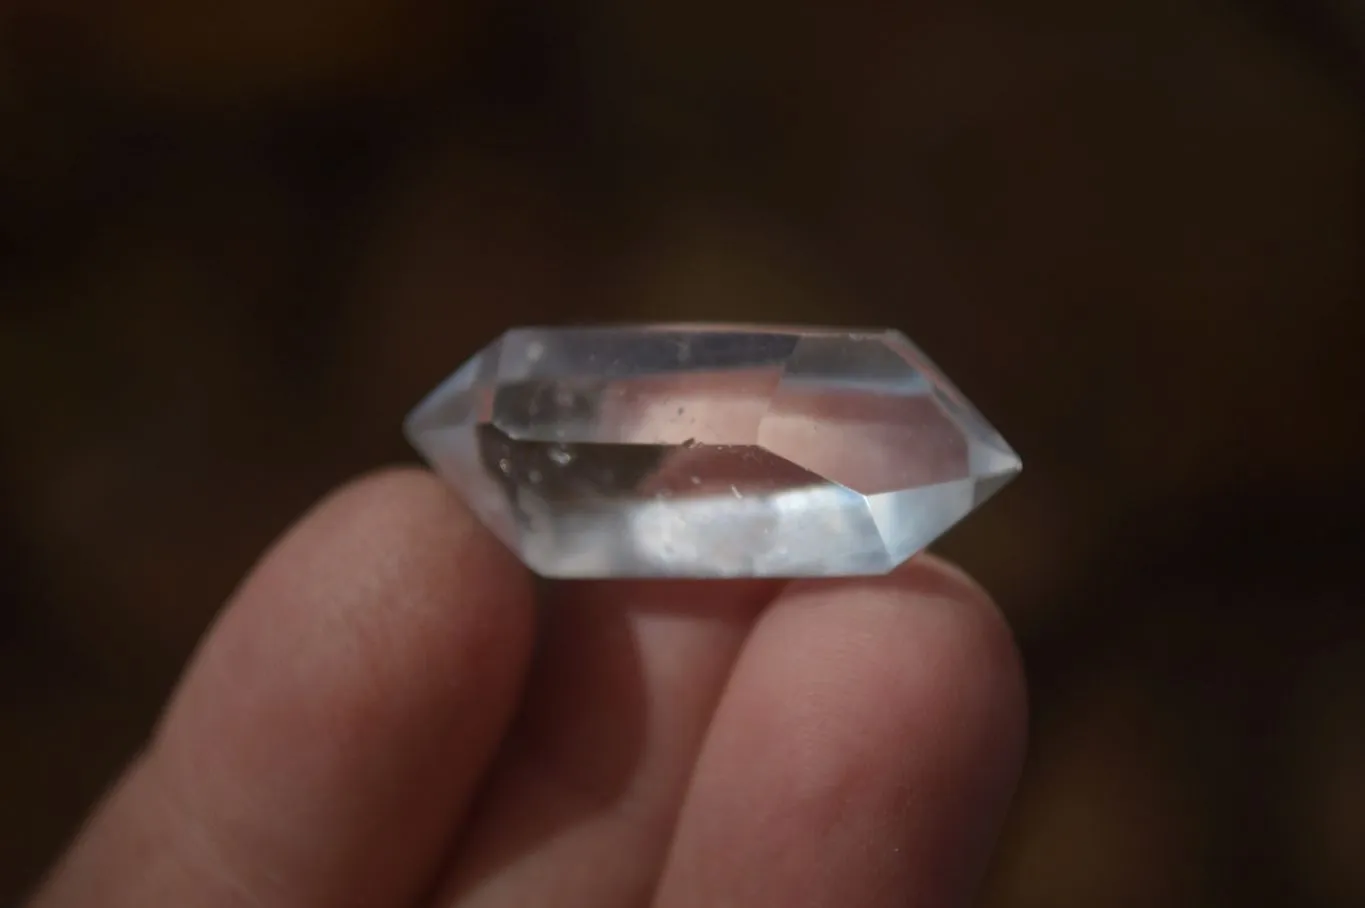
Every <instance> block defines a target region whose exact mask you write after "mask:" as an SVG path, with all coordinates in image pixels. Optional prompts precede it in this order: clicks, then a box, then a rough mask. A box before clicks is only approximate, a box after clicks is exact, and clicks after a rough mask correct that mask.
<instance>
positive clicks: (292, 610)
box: [34, 471, 532, 908]
mask: <svg viewBox="0 0 1365 908" xmlns="http://www.w3.org/2000/svg"><path fill="white" fill-rule="evenodd" d="M531 636H532V594H531V587H530V583H529V579H528V575H527V574H526V573H525V571H524V570H522V569H521V568H520V567H519V566H518V565H516V563H515V562H514V560H513V559H512V558H511V556H510V554H508V553H507V552H506V551H505V550H504V549H503V548H502V547H501V545H499V544H498V543H497V542H496V541H495V540H493V538H492V537H491V536H490V535H489V534H488V533H486V532H485V531H484V530H483V529H481V528H480V527H479V526H478V525H477V523H476V522H475V520H474V519H473V517H472V515H471V514H470V513H469V512H468V510H467V509H466V508H465V507H464V505H463V504H461V503H460V502H459V501H458V500H457V499H456V498H455V497H454V496H453V495H451V494H450V493H449V491H447V490H446V488H445V487H444V486H443V485H442V484H441V483H440V482H438V481H437V480H436V479H435V478H434V477H432V476H431V475H430V474H426V473H421V472H417V471H396V472H389V473H385V474H382V475H380V476H377V477H372V478H369V479H366V480H363V481H361V482H359V483H356V484H354V485H352V486H351V487H349V488H347V489H345V490H343V491H342V492H340V493H339V494H337V495H334V496H333V497H331V498H330V499H329V500H328V501H327V502H325V503H324V504H322V505H321V506H320V507H319V508H317V509H316V510H315V511H314V512H313V513H312V514H310V515H309V516H308V517H306V518H305V519H304V520H303V521H302V522H301V523H300V524H299V525H298V526H297V527H296V528H295V529H294V530H293V531H291V532H290V533H289V534H288V535H287V536H286V537H285V539H284V540H283V541H282V542H281V543H280V544H279V545H278V546H277V547H276V548H275V549H274V551H272V552H271V553H270V554H269V555H268V556H267V557H266V558H265V559H264V561H263V562H262V564H261V565H260V567H258V568H257V569H256V571H255V572H254V573H253V575H252V576H251V577H250V579H249V580H248V581H247V583H246V584H245V585H244V586H243V588H242V589H241V591H240V592H239V593H238V594H237V596H236V597H235V599H234V601H233V602H232V603H231V605H230V606H229V608H228V609H227V610H226V611H225V612H224V614H223V616H222V618H221V620H220V621H219V622H218V624H217V626H216V627H215V628H214V629H213V630H212V632H211V633H210V635H209V637H208V638H207V640H206V641H205V643H204V645H203V647H202V649H201V651H200V652H199V654H198V655H197V656H196V658H195V659H194V661H193V663H192V665H191V667H190V669H189V671H188V673H187V675H186V676H185V678H184V680H183V681H182V683H181V685H180V688H179V690H178V692H177V693H176V695H175V697H174V699H173V701H172V703H171V705H170V708H169V710H168V712H167V714H166V716H165V719H164V721H163V724H162V726H161V728H160V729H159V731H158V732H157V734H156V735H155V737H154V739H153V740H152V742H151V744H150V746H149V747H148V749H147V750H146V752H145V754H144V755H143V756H142V757H140V758H139V760H138V761H137V762H136V764H135V765H134V766H133V767H132V769H130V770H129V772H128V774H127V775H126V776H125V778H124V779H123V780H122V781H121V782H120V783H119V785H118V787H117V788H116V789H115V790H114V792H113V793H112V794H111V795H110V797H109V798H108V800H107V802H106V803H105V804H104V805H103V807H102V808H101V809H100V810H99V812H98V813H97V814H96V816H95V817H94V819H93V820H92V821H91V823H90V824H89V825H88V826H87V828H86V830H85V831H84V833H83V834H82V835H81V837H80V838H79V840H78V841H77V843H76V845H75V846H74V848H73V850H72V851H71V853H70V854H69V856H68V857H67V859H66V861H65V862H64V863H63V864H62V865H61V866H59V867H58V869H57V870H56V872H55V873H54V875H53V876H52V878H51V880H50V881H49V883H48V884H47V886H46V888H45V889H44V891H43V892H42V894H40V896H39V897H38V899H37V901H36V902H35V903H34V905H35V908H63V906H77V905H79V906H85V905H95V904H98V905H102V906H108V908H115V906H124V905H127V906H134V905H136V906H144V905H226V904H252V905H258V906H262V908H273V906H278V908H286V906H287V908H311V906H319V908H322V906H327V908H333V906H341V905H365V906H374V905H385V904H401V903H403V902H404V901H405V900H410V899H415V898H416V897H417V896H418V895H419V894H421V893H422V892H423V891H424V890H425V889H426V887H428V886H429V885H431V882H432V879H433V877H434V875H435V874H436V872H437V870H438V865H439V863H440V861H441V859H442V858H443V855H444V852H445V850H446V848H447V847H448V844H449V839H450V836H451V835H452V833H453V832H454V831H455V827H456V826H457V825H458V823H459V820H460V817H461V815H462V813H463V810H464V808H465V806H466V805H467V804H468V802H469V800H470V797H471V795H472V792H473V790H474V788H475V786H476V785H477V783H478V782H479V780H480V779H481V777H482V774H483V772H484V769H485V768H486V765H487V763H488V762H489V761H490V760H491V758H492V755H493V753H494V751H495V749H496V747H497V745H498V743H499V741H500V739H501V738H502V735H503V733H504V731H505V728H506V725H507V724H508V722H509V721H510V718H511V715H512V712H513V710H514V707H515V704H516V701H517V698H518V695H519V689H520V685H521V679H522V674H523V672H524V671H525V668H526V664H527V662H528V659H529V655H530V648H531Z"/></svg>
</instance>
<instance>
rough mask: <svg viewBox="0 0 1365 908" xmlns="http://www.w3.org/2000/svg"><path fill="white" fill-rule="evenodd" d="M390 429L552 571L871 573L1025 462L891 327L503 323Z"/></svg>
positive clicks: (499, 531) (933, 534)
mask: <svg viewBox="0 0 1365 908" xmlns="http://www.w3.org/2000/svg"><path fill="white" fill-rule="evenodd" d="M405 428H406V432H407V435H408V437H409V439H410V440H411V442H412V444H413V445H414V447H416V448H417V449H418V451H419V452H420V453H421V454H422V455H423V456H424V457H425V458H426V459H427V461H428V462H429V463H430V464H431V465H432V467H433V469H435V470H436V472H437V473H438V474H439V475H441V476H442V477H443V478H444V479H445V480H446V481H447V482H448V483H449V484H450V485H452V486H453V487H454V488H455V489H456V490H458V491H459V492H460V493H461V494H462V495H463V496H464V497H465V499H466V500H467V501H468V502H469V504H470V506H471V507H472V508H473V510H474V511H475V513H477V514H478V515H479V517H480V518H481V520H482V521H483V522H484V523H485V524H486V525H487V526H488V527H489V529H490V530H491V531H492V532H493V533H494V534H495V535H497V536H498V537H499V538H500V539H501V540H502V541H503V542H504V543H506V544H507V545H508V546H509V547H510V548H511V549H512V550H513V551H515V552H516V553H517V554H518V555H519V556H520V557H521V559H522V560H523V561H524V562H525V563H526V564H527V565H528V566H529V567H530V568H532V569H533V570H535V571H536V572H537V573H539V574H541V575H543V576H546V577H559V578H586V577H627V576H635V577H651V576H652V577H757V576H769V577H796V576H835V575H854V574H880V573H885V572H887V571H889V570H891V569H893V568H894V567H896V565H898V564H900V563H901V562H903V561H905V560H906V559H907V558H909V557H911V556H912V555H914V554H915V553H916V552H918V551H920V550H922V549H923V548H925V547H926V546H927V545H929V544H930V543H931V542H932V541H933V540H934V539H936V538H937V537H938V536H940V535H941V534H942V533H943V532H944V531H946V530H947V529H948V528H949V527H951V526H952V525H953V524H955V523H957V522H958V521H959V520H961V519H962V518H963V517H964V516H966V515H967V514H968V513H969V512H970V511H972V510H973V509H974V508H976V507H978V506H979V505H980V504H981V503H982V502H983V501H985V499H986V498H988V497H989V496H990V495H992V494H994V492H996V491H997V490H998V489H999V488H1000V487H1001V486H1003V485H1004V484H1005V483H1006V482H1008V481H1009V480H1010V479H1011V478H1013V477H1014V476H1015V475H1016V474H1017V473H1018V472H1019V469H1020V461H1019V458H1018V456H1017V455H1016V454H1015V453H1014V452H1013V451H1012V450H1011V449H1010V448H1009V446H1008V445H1007V444H1006V443H1005V442H1004V440H1003V439H1002V438H1001V437H1000V435H999V434H998V433H997V432H996V431H995V430H994V429H993V428H991V426H990V425H989V424H987V423H986V421H985V420H984V419H983V418H982V417H981V416H980V414H978V413H977V412H976V410H975V409H974V408H973V407H972V406H971V405H970V404H969V403H968V402H967V401H966V400H965V399H964V398H963V397H962V395H961V394H960V393H959V392H958V391H957V390H956V389H955V388H954V387H953V386H952V385H951V384H950V383H949V382H948V381H947V379H945V378H944V377H943V376H942V375H941V374H940V373H939V371H938V369H937V368H936V367H935V366H934V365H933V364H932V363H931V362H930V361H929V360H928V359H927V358H926V357H925V356H924V355H923V354H922V353H921V352H920V351H919V350H918V349H916V348H915V347H914V346H913V345H912V344H911V343H910V342H909V341H908V340H907V339H906V338H905V337H904V336H902V335H900V334H899V333H897V332H894V331H862V332H853V331H847V330H842V329H833V328H762V327H733V326H696V325H681V326H644V327H608V328H559V329H554V328H526V329H516V330H513V331H510V332H508V333H507V334H505V335H503V336H502V337H501V338H499V339H498V340H497V341H494V342H493V343H492V344H490V345H489V346H488V347H486V348H485V349H484V350H483V351H481V352H480V353H478V354H477V355H475V356H474V357H473V358H472V359H470V360H469V361H468V362H466V363H465V364H464V366H462V367H461V368H460V369H459V370H458V371H457V372H456V373H455V374H454V375H452V376H451V377H450V378H449V379H448V380H447V381H446V382H445V383H443V384H442V385H441V386H440V387H438V388H437V389H436V390H435V391H433V392H432V394H431V395H429V396H428V397H427V399H426V400H424V401H423V402H422V403H421V404H419V405H418V407H417V408H416V409H415V410H414V411H413V412H412V414H411V415H410V416H409V417H408V420H407V423H406V426H405Z"/></svg>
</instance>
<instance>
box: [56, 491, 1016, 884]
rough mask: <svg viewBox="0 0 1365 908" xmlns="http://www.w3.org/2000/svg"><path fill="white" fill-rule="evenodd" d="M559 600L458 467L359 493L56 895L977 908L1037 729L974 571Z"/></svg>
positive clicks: (66, 872) (246, 629)
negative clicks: (470, 502)
mask: <svg viewBox="0 0 1365 908" xmlns="http://www.w3.org/2000/svg"><path fill="white" fill-rule="evenodd" d="M550 600H551V601H549V602H548V603H547V604H546V605H545V606H544V607H543V608H540V609H538V608H537V606H536V605H535V601H534V595H533V585H532V581H531V579H530V578H529V577H528V576H527V574H526V573H525V572H524V570H523V569H521V568H520V567H519V566H518V565H517V564H516V563H515V561H514V560H513V559H512V557H511V556H510V555H509V554H508V553H507V552H506V551H505V550H503V549H502V548H501V547H500V546H499V544H498V543H497V542H495V541H494V540H493V539H492V538H491V537H490V536H488V535H487V534H486V533H485V532H484V531H483V530H482V529H481V528H480V527H479V526H478V525H477V523H476V522H475V520H474V518H473V517H472V516H470V514H469V512H468V511H467V510H466V509H465V507H464V506H463V505H462V504H461V503H460V502H459V501H458V500H457V499H456V498H455V497H454V496H453V495H452V494H451V493H450V492H448V491H447V490H446V489H445V487H444V486H442V485H441V484H440V483H439V482H438V481H437V480H436V479H435V478H433V477H432V476H430V475H429V474H426V473H421V472H416V471H401V472H391V473H386V474H383V475H380V476H376V477H372V478H369V479H366V480H363V481H361V482H359V483H357V484H355V485H353V486H351V487H349V488H347V489H345V490H343V491H341V492H340V493H338V494H336V495H334V496H333V497H332V498H330V499H329V500H328V501H326V502H324V503H323V504H322V505H320V506H319V507H318V508H317V509H316V510H315V511H314V512H313V513H312V514H310V515H309V516H307V517H306V518H304V520H303V521H302V522H301V523H300V524H299V525H298V526H297V527H296V528H295V529H294V530H292V531H291V532H290V533H289V534H288V536H286V538H285V539H284V540H282V541H281V542H280V543H279V544H278V545H277V546H276V547H275V549H274V550H273V551H272V552H271V553H270V554H269V555H268V556H267V557H266V558H265V559H264V561H263V562H262V563H261V565H260V566H259V567H258V568H257V569H256V570H255V571H254V572H253V574H252V576H251V577H250V578H249V579H248V580H247V582H246V583H245V584H244V585H243V587H242V588H241V590H240V591H239V592H238V593H237V594H236V595H235V597H234V599H233V601H232V603H231V604H230V606H229V607H228V608H227V609H226V610H225V611H224V612H223V614H222V616H221V617H220V618H219V620H218V621H217V623H216V624H215V626H214V628H213V629H212V631H211V633H210V634H209V635H208V637H207V638H206V640H205V642H204V644H203V646H202V647H201V650H200V652H199V653H198V654H197V656H196V657H195V659H194V661H193V662H192V664H191V665H190V667H189V669H188V671H187V673H186V675H185V677H184V679H183V681H182V682H181V684H180V686H179V689H178V691H177V692H176V694H175V696H174V698H173V699H172V701H171V703H170V706H169V707H168V710H167V712H166V714H165V716H164V718H163V720H162V721H161V723H160V725H159V727H158V729H157V731H156V733H155V735H154V736H153V738H152V740H151V742H150V743H149V744H148V746H147V747H146V748H145V750H144V751H143V753H142V754H141V755H140V756H139V757H138V758H137V759H136V760H135V762H134V763H133V765H132V766H131V767H130V768H129V769H128V771H127V773H126V774H125V775H124V777H123V778H122V780H121V781H120V782H119V783H118V784H117V786H115V788H114V789H113V790H112V791H111V792H110V794H109V795H108V796H107V798H106V799H105V801H104V803H103V804H102V805H101V806H100V807H99V808H98V809H97V811H96V813H95V814H94V816H93V817H92V819H91V820H90V821H89V823H88V824H87V826H86V828H85V830H84V831H83V832H82V834H81V835H80V836H79V838H78V839H77V841H76V842H75V843H74V844H73V846H72V848H71V850H70V852H69V853H68V854H67V855H66V857H65V858H64V859H63V860H62V862H61V863H60V864H59V865H58V866H57V867H56V868H55V869H54V871H53V873H52V875H51V876H50V878H49V879H48V880H47V881H46V883H45V884H44V885H43V887H42V888H41V889H40V891H39V893H38V894H37V895H36V899H35V901H34V902H33V903H32V905H31V908H85V906H99V908H119V906H138V908H148V906H158V908H159V906H174V908H181V906H213V908H217V906H253V908H337V906H363V908H407V906H422V908H455V906H459V908H467V906H479V908H484V906H488V908H502V906H548V905H553V906H563V908H574V906H583V908H589V906H590V908H614V906H621V908H626V906H648V905H653V906H666V908H679V906H704V908H721V906H746V908H748V906H754V908H800V906H838V908H882V906H893V905H917V906H961V905H965V904H967V903H968V902H969V901H970V899H971V897H972V895H973V892H974V889H975V888H976V885H977V883H978V882H979V878H980V876H981V873H982V872H983V870H984V866H985V862H986V859H987V857H988V855H989V851H990V848H991V845H992V842H993V839H994V837H995V835H996V832H997V829H998V826H999V824H1000V821H1001V819H1002V817H1003V815H1004V812H1005V810H1006V807H1007V805H1008V802H1009V800H1010V797H1011V794H1012V791H1013V788H1014V785H1015V782H1016V778H1017V774H1018V772H1019V768H1020V763H1021V760H1022V754H1023V749H1024V739H1025V726H1026V718H1025V711H1026V710H1025V695H1024V687H1023V682H1022V675H1021V672H1020V670H1019V665H1018V660H1017V656H1016V652H1015V649H1014V645H1013V642H1012V639H1011V636H1010V634H1009V632H1008V630H1007V628H1006V626H1005V624H1004V622H1003V620H1002V619H1001V618H1000V617H999V615H998V614H997V612H996V611H995V609H994V607H993V606H992V605H991V603H990V601H989V599H988V598H987V597H986V595H985V594H984V593H982V592H981V591H980V590H979V589H978V588H976V587H975V586H974V585H973V584H972V583H971V582H970V581H968V580H967V579H965V578H964V577H963V576H962V575H961V574H959V573H957V572H956V571H955V570H953V569H951V568H949V567H947V566H945V565H944V564H942V563H941V562H939V561H937V560H935V559H933V558H930V557H920V558H916V559H914V560H913V561H912V563H911V564H910V565H908V566H907V567H905V568H903V569H901V570H899V571H898V572H896V573H895V574H893V575H892V576H890V577H888V578H878V579H867V580H839V581H820V582H806V581H802V582H796V583H785V584H784V583H778V582H767V581H743V582H727V583H718V582H675V581H656V582H634V581H618V582H610V583H596V582H594V583H578V584H564V585H560V586H558V587H556V588H554V589H553V592H552V593H551V595H550Z"/></svg>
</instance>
